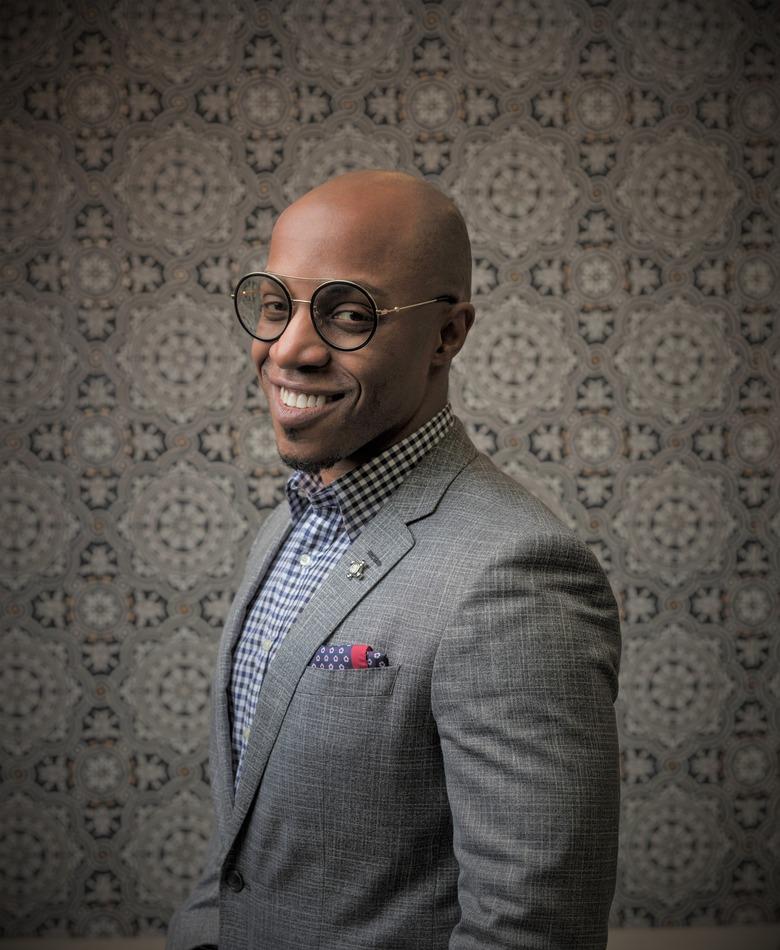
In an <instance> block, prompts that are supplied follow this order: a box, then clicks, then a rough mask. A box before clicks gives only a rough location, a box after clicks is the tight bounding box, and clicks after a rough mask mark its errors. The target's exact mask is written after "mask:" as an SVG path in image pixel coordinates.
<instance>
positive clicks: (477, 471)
mask: <svg viewBox="0 0 780 950" xmlns="http://www.w3.org/2000/svg"><path fill="white" fill-rule="evenodd" d="M440 507H441V511H442V514H443V515H446V514H447V513H448V512H457V514H458V517H459V518H460V519H461V521H462V523H463V525H464V526H465V527H466V528H467V529H469V530H487V531H490V532H491V533H493V534H494V536H495V537H503V536H507V537H514V538H517V537H518V536H526V537H527V536H529V535H536V536H540V537H544V536H553V537H560V538H569V539H571V540H573V541H575V543H576V542H577V541H579V539H578V538H577V535H576V534H575V533H574V532H573V531H572V530H571V529H570V528H569V527H567V526H566V525H565V524H564V523H563V522H562V521H561V520H560V518H558V517H557V516H556V515H555V514H553V512H552V511H551V510H550V509H549V508H548V507H547V505H545V504H544V502H543V501H542V500H541V499H540V498H538V497H537V496H536V495H534V494H533V493H532V492H531V491H529V490H528V489H527V488H525V487H524V486H523V485H521V484H520V483H519V482H517V481H515V480H514V479H513V478H511V477H510V476H509V475H507V474H506V473H504V472H502V471H501V470H500V469H499V468H498V467H497V466H496V465H495V463H494V462H493V461H492V460H491V459H490V458H488V456H487V455H483V454H482V453H479V454H478V455H477V456H476V457H475V458H474V459H473V460H472V461H471V462H469V464H468V465H466V466H465V467H464V468H463V469H462V471H461V472H460V473H459V474H458V476H457V477H456V478H455V479H454V480H453V481H452V483H451V484H450V486H449V489H448V490H447V492H446V493H445V494H444V496H443V497H442V499H441V505H440Z"/></svg>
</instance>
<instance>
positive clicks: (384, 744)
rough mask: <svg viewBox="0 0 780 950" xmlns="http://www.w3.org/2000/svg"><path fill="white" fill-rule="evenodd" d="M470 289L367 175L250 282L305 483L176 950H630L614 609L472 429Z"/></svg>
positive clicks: (258, 550)
mask: <svg viewBox="0 0 780 950" xmlns="http://www.w3.org/2000/svg"><path fill="white" fill-rule="evenodd" d="M470 270H471V265H470V251H469V244H468V237H467V234H466V229H465V226H464V223H463V220H462V218H461V216H460V214H459V213H458V211H457V209H456V208H455V207H454V206H453V205H452V203H451V202H450V201H449V200H448V199H447V198H445V197H444V196H443V195H442V194H441V193H439V192H438V191H437V190H436V189H435V188H433V186H431V185H429V184H426V183H424V182H421V181H419V180H417V179H414V178H412V177H411V176H407V175H403V174H399V173H391V172H358V173H352V174H349V175H344V176H342V177H339V178H336V179H334V180H331V181H330V182H328V183H326V184H325V185H322V186H321V187H319V188H316V189H315V190H313V191H311V192H309V193H308V194H307V195H305V196H304V197H303V198H301V199H300V200H299V201H296V202H295V203H294V204H293V205H291V206H290V207H289V208H288V209H287V210H286V211H285V212H284V214H282V215H281V217H280V218H279V220H278V222H277V224H276V227H275V229H274V232H273V237H272V240H271V246H270V252H269V258H268V263H267V268H266V272H264V273H260V274H256V275H250V276H249V277H247V278H246V279H244V280H243V281H242V282H241V283H240V284H239V286H238V288H237V290H236V294H235V300H236V309H237V313H238V315H239V318H240V319H241V321H242V323H243V325H244V327H245V329H247V330H248V332H250V333H252V335H253V337H254V339H253V342H252V358H253V361H254V364H255V367H256V369H257V372H258V376H259V379H260V384H261V386H262V388H263V390H264V392H265V395H266V397H267V399H268V405H269V411H270V415H271V420H272V422H273V427H274V433H275V437H276V442H277V446H278V449H279V453H280V455H281V457H282V458H283V459H284V461H285V462H286V463H287V464H289V465H290V466H291V467H292V468H294V469H295V472H294V474H293V475H292V476H291V479H290V482H289V483H288V500H286V501H285V502H284V503H283V504H281V505H280V506H279V507H278V508H277V509H276V510H275V511H274V512H273V513H272V514H271V515H270V516H269V518H268V519H267V521H266V522H265V523H264V525H263V526H262V528H261V530H260V533H259V535H258V537H257V540H256V541H255V544H254V546H253V548H252V550H251V552H250V555H249V561H248V566H247V570H246V574H245V576H244V579H243V582H242V584H241V587H240V589H239V591H238V594H237V596H236V600H235V602H234V604H233V606H232V608H231V611H230V614H229V616H228V619H227V622H226V626H225V632H224V636H223V639H222V644H221V646H220V650H219V659H218V663H217V671H216V677H215V684H214V691H213V704H214V716H213V730H212V746H211V772H212V786H213V794H214V801H215V810H216V829H215V832H214V836H213V838H212V842H211V845H210V847H209V855H208V860H207V866H206V870H205V872H204V875H203V878H202V880H201V881H200V883H199V884H198V885H197V887H196V888H195V890H194V892H193V894H192V895H191V897H190V898H189V900H188V901H187V902H186V903H185V905H184V906H183V907H182V908H181V909H180V910H179V911H178V913H177V914H176V915H175V916H174V919H173V921H172V923H171V928H170V934H169V944H168V946H169V947H170V948H171V950H183V948H189V947H194V946H197V945H217V946H219V948H220V950H233V948H261V950H308V948H312V950H313V948H320V950H349V948H365V950H368V948H376V950H412V948H419V950H423V948H424V950H439V948H442V950H443V948H445V947H449V948H453V950H456V948H457V950H466V948H473V950H476V948H480V950H485V948H498V947H502V948H508V947H515V948H521V947H522V948H558V950H571V948H594V947H603V946H605V944H606V921H607V914H608V911H609V906H610V901H611V898H612V893H613V887H614V875H615V856H616V837H617V817H618V771H617V744H616V736H615V721H614V714H613V707H612V703H613V701H614V697H615V694H616V690H617V664H618V656H619V633H618V622H617V617H616V610H615V604H614V600H613V597H612V594H611V592H610V590H609V586H608V584H607V581H606V579H605V577H604V575H603V573H602V571H601V570H600V568H599V566H598V564H597V563H596V561H595V559H594V558H593V557H592V555H591V554H590V553H589V552H588V550H587V548H586V547H585V546H584V545H583V544H582V543H581V542H580V541H578V540H577V539H576V538H575V537H574V536H573V535H572V534H571V532H569V531H568V530H567V529H566V528H564V527H563V526H562V525H561V524H560V523H559V522H558V521H556V519H555V518H554V517H553V516H552V515H551V514H550V513H549V512H548V511H547V509H546V508H544V506H543V505H542V504H541V503H540V502H539V501H537V500H536V499H535V498H533V497H532V496H530V495H529V494H528V493H527V492H526V491H525V490H523V489H522V488H521V487H519V486H518V485H517V484H516V483H515V482H513V481H512V480H511V479H509V478H508V477H506V476H504V475H502V474H501V473H500V472H499V471H498V470H497V469H496V468H495V466H493V464H492V463H491V462H490V461H489V460H488V459H487V458H486V457H485V456H482V455H480V454H478V453H477V451H476V449H475V448H474V446H473V445H472V444H471V442H470V441H469V439H468V438H467V436H466V433H465V431H464V428H463V426H462V425H461V424H460V423H459V422H458V421H457V420H455V419H454V417H453V416H452V412H451V409H450V407H449V405H448V404H447V377H448V372H449V367H450V363H451V361H452V359H453V357H454V356H455V355H456V354H457V353H458V351H459V350H460V349H461V347H462V346H463V344H464V342H465V340H466V336H467V334H468V331H469V328H470V327H471V324H472V320H473V317H474V311H473V307H472V305H471V304H470V303H469V284H470ZM323 647H324V649H323ZM369 647H370V648H371V649H370V650H369V649H368V648H369ZM361 667H362V668H361Z"/></svg>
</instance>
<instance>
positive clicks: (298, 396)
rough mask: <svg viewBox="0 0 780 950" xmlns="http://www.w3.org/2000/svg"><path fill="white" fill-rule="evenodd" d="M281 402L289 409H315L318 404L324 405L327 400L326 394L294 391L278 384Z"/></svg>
mask: <svg viewBox="0 0 780 950" xmlns="http://www.w3.org/2000/svg"><path fill="white" fill-rule="evenodd" d="M279 388H280V394H281V397H282V402H283V403H284V405H285V406H290V408H291V409H315V408H317V407H318V406H324V405H325V403H326V402H327V401H328V397H327V396H323V395H319V396H315V395H314V393H294V392H292V391H291V390H289V389H285V388H284V386H280V387H279Z"/></svg>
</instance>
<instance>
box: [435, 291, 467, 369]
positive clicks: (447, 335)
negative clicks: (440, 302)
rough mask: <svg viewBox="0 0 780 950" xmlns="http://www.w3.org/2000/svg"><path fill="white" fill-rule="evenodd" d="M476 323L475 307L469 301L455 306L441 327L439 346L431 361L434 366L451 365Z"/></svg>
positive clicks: (449, 311)
mask: <svg viewBox="0 0 780 950" xmlns="http://www.w3.org/2000/svg"><path fill="white" fill-rule="evenodd" d="M472 323H474V306H473V304H471V303H470V302H468V301H462V302H461V303H456V304H453V305H452V306H451V307H450V309H449V310H448V311H447V313H446V315H445V317H444V319H443V321H442V323H441V326H440V327H439V345H438V346H437V347H436V350H435V352H434V354H433V358H432V359H431V365H432V366H444V365H445V364H447V363H450V362H451V361H452V360H453V359H454V358H455V356H457V354H458V353H459V352H460V350H461V347H462V346H463V344H464V343H465V342H466V337H467V336H468V333H469V330H470V329H471V325H472Z"/></svg>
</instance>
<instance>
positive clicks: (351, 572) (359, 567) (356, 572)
mask: <svg viewBox="0 0 780 950" xmlns="http://www.w3.org/2000/svg"><path fill="white" fill-rule="evenodd" d="M365 569H366V562H365V561H353V562H352V563H351V564H350V565H349V567H348V568H347V577H348V578H349V579H350V580H354V579H355V578H357V579H358V580H360V578H361V577H362V576H363V571H365Z"/></svg>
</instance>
